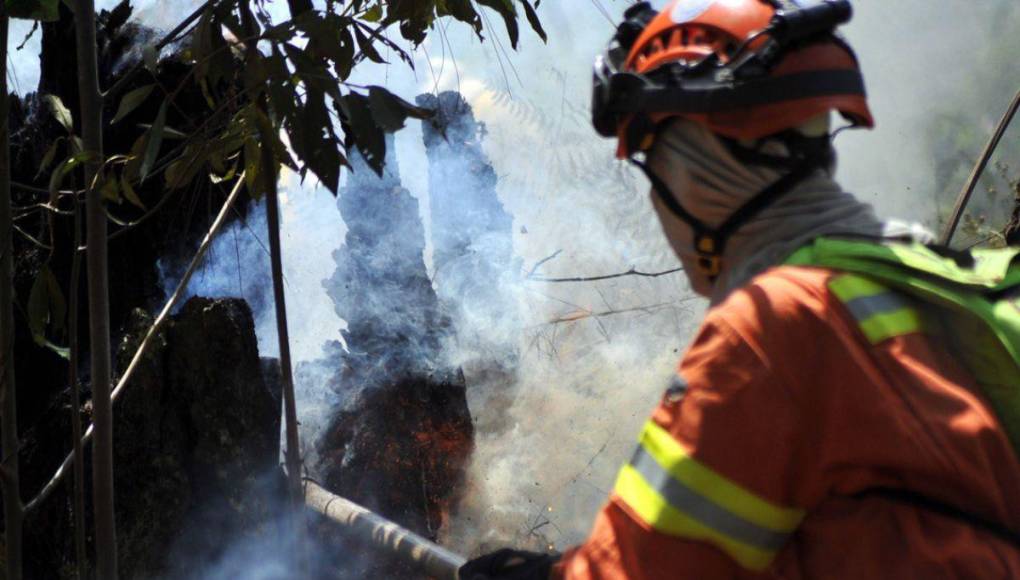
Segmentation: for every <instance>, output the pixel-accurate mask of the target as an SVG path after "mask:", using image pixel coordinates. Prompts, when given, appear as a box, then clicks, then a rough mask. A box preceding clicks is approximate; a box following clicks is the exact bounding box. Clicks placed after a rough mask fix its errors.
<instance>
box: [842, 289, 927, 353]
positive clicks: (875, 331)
mask: <svg viewBox="0 0 1020 580" xmlns="http://www.w3.org/2000/svg"><path fill="white" fill-rule="evenodd" d="M829 289H830V290H831V291H832V293H833V294H835V295H836V298H838V299H839V300H840V301H841V302H842V303H843V305H844V306H846V308H847V310H849V311H850V314H851V315H852V316H853V317H854V318H855V319H856V320H857V323H858V324H859V325H860V327H861V331H862V332H864V335H865V336H866V337H867V339H868V341H869V342H871V343H872V344H878V343H880V342H882V341H885V340H888V339H890V338H893V337H896V336H903V335H905V334H910V333H914V332H921V331H922V330H923V329H924V323H923V320H922V318H921V313H920V312H919V311H918V310H917V309H915V308H913V307H912V306H911V304H910V302H908V301H907V300H905V299H904V298H903V297H902V296H900V295H899V294H898V293H896V292H893V291H892V290H889V289H888V288H886V287H885V286H882V285H880V284H876V283H875V282H872V281H871V280H868V279H867V278H863V277H860V276H855V275H852V274H847V275H843V276H838V277H836V278H834V279H833V280H832V281H830V282H829Z"/></svg>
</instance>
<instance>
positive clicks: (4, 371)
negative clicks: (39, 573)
mask: <svg viewBox="0 0 1020 580" xmlns="http://www.w3.org/2000/svg"><path fill="white" fill-rule="evenodd" d="M5 6H6V5H5V4H4V5H0V254H2V255H0V345H2V346H0V407H2V410H0V413H2V421H3V426H2V428H0V429H2V430H0V437H2V439H3V442H2V445H0V447H2V450H3V462H2V464H0V470H2V472H3V477H2V479H3V492H4V536H5V538H4V540H5V544H6V550H7V553H6V557H7V578H8V580H21V564H22V553H21V552H22V522H23V519H24V509H23V506H22V504H21V491H20V490H21V486H20V484H19V478H18V447H19V445H18V404H17V395H16V391H15V388H14V385H15V383H14V240H13V238H12V231H13V229H12V225H13V222H12V221H11V218H12V216H11V155H10V153H11V152H10V147H11V146H10V128H9V127H8V125H7V122H8V117H9V114H8V111H9V109H10V107H9V102H8V93H7V28H8V22H9V19H8V17H7V9H6V7H5Z"/></svg>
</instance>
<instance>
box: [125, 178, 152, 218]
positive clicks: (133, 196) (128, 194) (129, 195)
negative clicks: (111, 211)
mask: <svg viewBox="0 0 1020 580" xmlns="http://www.w3.org/2000/svg"><path fill="white" fill-rule="evenodd" d="M120 192H121V193H123V194H124V199H126V200H128V201H129V202H131V204H132V205H134V206H136V207H138V208H139V209H141V210H143V211H144V210H145V209H147V208H146V207H145V204H144V203H142V200H141V199H139V197H138V194H137V193H135V188H134V187H132V186H131V180H130V179H126V178H125V177H124V176H123V175H122V176H121V177H120Z"/></svg>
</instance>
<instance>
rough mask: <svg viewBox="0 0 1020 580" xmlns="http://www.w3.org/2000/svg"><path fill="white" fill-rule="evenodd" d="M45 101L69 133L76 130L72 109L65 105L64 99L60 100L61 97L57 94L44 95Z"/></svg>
mask: <svg viewBox="0 0 1020 580" xmlns="http://www.w3.org/2000/svg"><path fill="white" fill-rule="evenodd" d="M43 102H45V103H46V106H47V108H49V110H50V113H52V114H53V118H54V119H56V120H57V122H58V123H60V125H61V126H62V127H63V128H64V130H65V131H67V132H68V133H73V132H74V119H73V118H72V117H71V111H69V110H68V108H67V107H65V106H64V101H62V100H60V97H58V96H56V95H43Z"/></svg>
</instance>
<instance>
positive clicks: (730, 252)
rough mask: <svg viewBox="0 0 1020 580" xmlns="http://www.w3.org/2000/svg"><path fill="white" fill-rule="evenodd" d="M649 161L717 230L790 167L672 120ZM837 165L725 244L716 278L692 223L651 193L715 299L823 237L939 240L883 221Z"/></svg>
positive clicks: (676, 245)
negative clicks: (707, 269)
mask: <svg viewBox="0 0 1020 580" xmlns="http://www.w3.org/2000/svg"><path fill="white" fill-rule="evenodd" d="M816 124H817V123H816ZM762 152H764V153H768V154H771V155H777V154H779V155H782V154H785V153H786V148H785V146H784V145H783V144H782V143H780V142H779V141H771V142H766V143H765V144H764V145H762ZM648 163H649V167H650V168H651V170H652V171H654V172H655V174H656V175H658V176H659V178H660V179H662V180H663V182H665V184H666V185H667V186H668V187H669V190H670V192H671V193H672V195H673V196H674V197H676V199H677V200H678V201H679V202H680V204H681V205H682V206H683V207H684V208H685V209H686V210H687V211H688V212H690V213H691V214H692V215H693V216H694V217H696V218H698V219H699V220H701V221H702V222H704V223H705V224H706V225H707V226H709V227H713V228H714V227H718V226H719V225H720V224H722V223H723V222H724V221H725V220H726V218H728V217H729V216H730V215H732V214H733V212H735V211H737V209H739V208H740V207H741V206H743V205H744V204H745V203H747V202H748V201H749V200H750V199H751V198H752V197H754V196H756V195H758V194H759V193H760V192H761V191H762V190H764V189H765V188H766V187H768V186H769V185H771V184H772V183H774V182H775V181H776V180H778V179H779V178H780V177H781V176H782V174H783V173H782V172H783V171H785V170H780V169H776V168H772V167H766V166H761V165H749V164H745V163H743V162H741V161H739V160H737V159H736V158H735V157H734V156H733V155H732V153H730V151H729V149H728V148H727V147H726V145H725V144H724V143H723V142H722V141H721V140H720V139H719V138H718V137H716V136H715V135H714V134H712V133H711V132H709V131H708V130H707V129H705V128H704V127H702V126H701V125H698V124H696V123H693V122H690V121H685V120H677V121H673V122H672V123H671V124H670V125H669V126H668V127H667V128H666V130H664V131H663V132H662V133H661V134H660V136H659V138H658V139H657V140H656V143H655V145H654V146H653V147H652V149H651V151H650V152H649V158H648ZM834 166H835V162H833V164H832V165H831V166H830V167H826V168H819V169H818V170H816V171H815V172H814V173H813V174H811V175H810V176H808V177H807V178H805V179H804V180H802V181H801V182H800V183H798V184H797V185H796V186H795V187H794V188H793V189H792V190H791V191H789V192H787V193H786V194H785V195H784V196H783V197H781V198H780V199H779V200H778V201H776V202H775V203H773V204H772V205H771V206H769V207H767V208H766V209H765V210H763V211H762V212H761V213H760V214H759V215H758V216H757V217H756V218H754V219H753V220H751V221H750V222H748V223H746V224H744V226H743V227H741V228H740V229H739V230H737V231H736V232H735V233H734V234H733V236H732V237H731V238H730V239H729V241H728V242H727V244H726V249H725V251H724V253H723V256H722V272H721V273H720V275H719V276H718V277H717V278H716V279H715V281H714V282H713V281H711V280H709V278H708V276H706V275H705V274H703V273H701V272H700V271H699V270H698V267H697V265H696V264H697V253H696V252H695V251H694V247H693V232H692V231H691V228H690V227H689V226H688V225H687V224H686V223H685V222H683V221H682V220H680V219H679V218H677V217H676V216H674V215H673V214H672V213H671V212H670V211H669V210H668V209H667V208H666V207H665V206H664V205H663V204H662V202H661V201H659V200H658V199H657V197H658V196H656V195H655V194H654V192H652V196H651V197H652V203H653V205H654V206H655V210H656V212H657V213H658V215H659V220H660V222H661V223H662V227H663V232H664V233H665V235H666V238H667V239H668V240H669V242H670V245H671V246H672V247H673V250H674V251H675V252H676V254H677V256H678V257H679V258H680V261H681V262H682V263H683V265H684V269H685V271H686V273H687V276H688V278H689V279H690V281H691V287H692V289H693V290H694V291H695V292H697V293H699V294H701V295H703V296H706V297H708V298H710V299H711V301H712V303H713V304H715V303H718V302H721V301H722V300H723V299H724V298H725V297H726V296H727V295H728V294H729V293H730V292H732V291H733V290H735V289H737V288H739V287H741V286H743V285H745V284H747V283H748V282H750V281H751V279H752V278H753V277H754V276H756V275H758V274H760V273H762V272H764V271H765V270H767V269H769V268H771V267H773V266H777V265H780V264H782V263H783V261H784V260H785V259H786V258H788V257H789V256H790V255H792V254H793V253H794V252H795V251H797V249H799V248H800V247H802V246H804V245H805V244H807V243H809V242H810V241H811V240H813V239H815V238H817V237H820V236H840V235H842V236H867V237H876V238H877V237H897V238H903V237H910V238H913V239H917V240H919V241H922V242H929V241H932V240H933V239H934V236H932V234H931V233H930V232H928V231H927V230H925V229H924V228H923V227H922V226H920V225H917V224H904V223H902V222H882V221H881V220H879V219H878V218H877V217H876V216H875V213H874V210H873V209H872V207H871V206H870V205H868V204H866V203H863V202H861V201H858V200H857V199H856V198H855V197H854V196H852V195H851V194H849V193H847V192H845V191H843V188H842V187H841V186H840V185H839V184H838V183H836V181H835V180H834V179H833V177H832V174H833V172H834Z"/></svg>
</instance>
